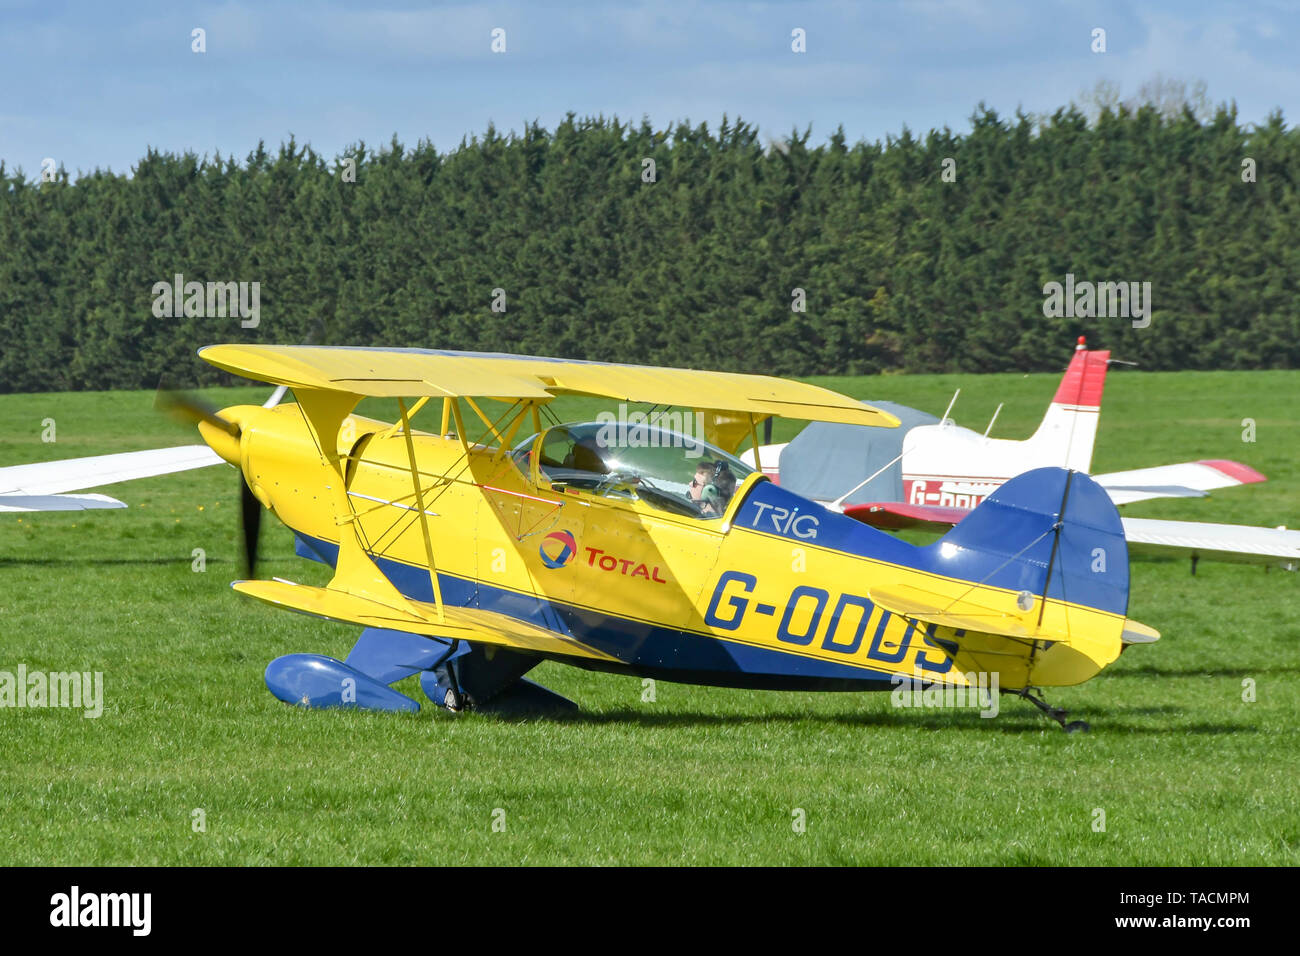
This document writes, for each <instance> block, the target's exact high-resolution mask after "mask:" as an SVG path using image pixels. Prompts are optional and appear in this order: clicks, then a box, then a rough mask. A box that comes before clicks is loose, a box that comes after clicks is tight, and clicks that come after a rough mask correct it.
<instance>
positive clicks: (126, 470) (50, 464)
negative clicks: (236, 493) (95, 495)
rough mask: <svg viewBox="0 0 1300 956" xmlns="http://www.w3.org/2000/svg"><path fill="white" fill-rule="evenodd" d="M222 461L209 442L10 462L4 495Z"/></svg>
mask: <svg viewBox="0 0 1300 956" xmlns="http://www.w3.org/2000/svg"><path fill="white" fill-rule="evenodd" d="M220 461H221V459H220V458H219V457H218V456H217V453H216V452H214V451H213V450H212V449H211V448H209V447H208V446H207V445H183V446H181V447H179V448H153V449H149V450H147V451H128V452H122V453H120V454H116V455H95V456H93V457H90V458H64V459H63V460H61V461H41V462H36V463H35V464H31V465H10V466H8V467H7V468H0V498H2V497H3V496H7V495H29V496H37V495H56V494H59V493H61V492H64V491H79V490H80V489H82V488H98V487H99V486H101V485H112V484H116V483H117V482H119V481H133V480H135V479H136V478H152V477H154V476H155V475H169V474H171V473H173V472H177V471H189V470H190V469H192V468H206V467H207V466H208V465H215V464H218V463H219V462H220ZM110 500H111V499H110ZM118 504H121V502H118ZM101 507H102V506H101ZM109 507H113V506H109ZM122 507H125V505H123V506H122ZM40 510H52V509H40Z"/></svg>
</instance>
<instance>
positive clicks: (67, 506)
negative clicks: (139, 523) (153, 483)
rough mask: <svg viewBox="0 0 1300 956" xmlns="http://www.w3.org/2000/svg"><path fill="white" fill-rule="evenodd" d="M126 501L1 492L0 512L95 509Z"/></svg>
mask: <svg viewBox="0 0 1300 956" xmlns="http://www.w3.org/2000/svg"><path fill="white" fill-rule="evenodd" d="M125 507H126V503H125V502H122V501H118V500H117V499H116V498H110V497H109V496H108V495H12V494H10V495H5V494H0V512H4V511H18V512H21V511H93V510H96V509H99V508H125Z"/></svg>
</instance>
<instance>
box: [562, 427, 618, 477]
mask: <svg viewBox="0 0 1300 956" xmlns="http://www.w3.org/2000/svg"><path fill="white" fill-rule="evenodd" d="M564 467H566V468H573V469H575V470H577V471H590V472H594V473H595V474H597V475H603V474H606V473H607V472H608V471H609V468H607V467H606V466H605V460H604V458H603V457H602V456H601V454H600V450H599V448H598V447H597V444H596V439H594V438H592V437H591V436H590V435H586V436H583V437H582V438H579V439H578V440H577V441H576V442H575V443H574V445H573V449H572V450H571V451H570V452H569V454H568V456H567V457H566V458H565V461H564Z"/></svg>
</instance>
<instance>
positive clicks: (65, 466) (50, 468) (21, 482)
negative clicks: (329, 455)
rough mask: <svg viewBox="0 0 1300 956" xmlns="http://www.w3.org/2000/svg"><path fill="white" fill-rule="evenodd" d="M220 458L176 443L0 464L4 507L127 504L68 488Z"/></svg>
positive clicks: (275, 397)
mask: <svg viewBox="0 0 1300 956" xmlns="http://www.w3.org/2000/svg"><path fill="white" fill-rule="evenodd" d="M284 393H285V389H284V388H283V387H281V388H277V389H276V390H275V392H274V393H273V394H272V395H271V397H270V398H269V399H267V401H266V403H265V404H264V405H263V406H262V407H263V408H273V407H275V406H276V405H277V404H279V402H280V399H281V398H282V397H283V396H284ZM159 399H160V404H163V405H166V404H168V403H174V402H175V401H176V399H175V398H169V397H167V396H165V395H161V394H160V396H159ZM186 401H187V402H192V401H193V400H192V399H186ZM222 461H223V459H222V458H221V457H220V456H219V455H218V454H217V453H216V452H214V451H213V450H212V449H211V448H209V447H208V446H207V445H181V446H179V447H176V448H150V449H146V450H145V451H127V452H120V453H118V454H116V455H92V456H91V457H89V458H64V459H62V460H60V461H41V462H35V463H33V464H30V465H9V466H7V467H3V468H0V512H5V511H16V512H23V511H90V510H95V509H100V508H125V507H126V504H125V503H124V502H121V501H118V500H117V499H116V498H110V497H109V496H108V495H99V494H89V495H74V494H68V492H72V491H84V490H85V489H86V488H98V487H101V486H103V485H115V484H117V483H118V482H121V481H135V480H136V479H137V478H153V477H156V476H158V475H171V474H175V473H177V472H181V471H192V470H193V469H195V468H206V467H208V466H209V465H219V464H221V463H222Z"/></svg>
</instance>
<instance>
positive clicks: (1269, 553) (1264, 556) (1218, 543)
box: [1122, 518, 1300, 571]
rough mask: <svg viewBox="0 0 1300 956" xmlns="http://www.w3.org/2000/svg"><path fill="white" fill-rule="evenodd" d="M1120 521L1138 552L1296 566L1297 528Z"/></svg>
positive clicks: (1299, 557) (1299, 563) (1299, 562)
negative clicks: (1290, 529) (1289, 529)
mask: <svg viewBox="0 0 1300 956" xmlns="http://www.w3.org/2000/svg"><path fill="white" fill-rule="evenodd" d="M1122 520H1123V522H1124V537H1125V538H1127V539H1128V546H1129V551H1131V552H1135V553H1138V554H1144V553H1145V554H1159V555H1170V554H1174V555H1177V554H1181V555H1185V556H1188V557H1196V558H1205V559H1207V560H1211V561H1237V562H1242V563H1245V564H1272V565H1277V566H1278V567H1281V568H1285V569H1286V570H1288V571H1295V570H1297V569H1300V531H1288V530H1287V529H1285V528H1252V527H1248V526H1246V525H1238V524H1208V523H1206V522H1203V521H1162V520H1158V519H1156V518H1124V519H1122Z"/></svg>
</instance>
